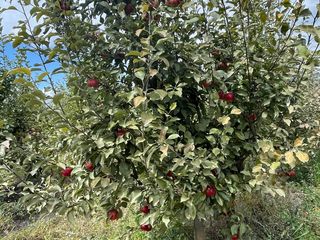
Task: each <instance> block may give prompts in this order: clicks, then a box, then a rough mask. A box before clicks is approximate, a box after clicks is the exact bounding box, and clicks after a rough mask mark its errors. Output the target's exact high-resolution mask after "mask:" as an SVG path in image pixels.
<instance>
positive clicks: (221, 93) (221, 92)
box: [218, 91, 225, 100]
mask: <svg viewBox="0 0 320 240" xmlns="http://www.w3.org/2000/svg"><path fill="white" fill-rule="evenodd" d="M218 94H219V99H221V100H224V96H225V93H224V92H223V91H219V93H218Z"/></svg>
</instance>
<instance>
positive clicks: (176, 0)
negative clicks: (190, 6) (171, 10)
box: [166, 0, 182, 7]
mask: <svg viewBox="0 0 320 240" xmlns="http://www.w3.org/2000/svg"><path fill="white" fill-rule="evenodd" d="M181 2H182V0H167V1H166V5H167V6H168V7H177V6H179V5H180V4H181Z"/></svg>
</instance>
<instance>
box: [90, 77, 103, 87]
mask: <svg viewBox="0 0 320 240" xmlns="http://www.w3.org/2000/svg"><path fill="white" fill-rule="evenodd" d="M87 85H88V87H90V88H98V87H99V85H100V83H99V81H98V80H97V79H94V78H92V79H88V81H87Z"/></svg>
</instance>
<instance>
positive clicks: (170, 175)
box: [167, 170, 174, 178]
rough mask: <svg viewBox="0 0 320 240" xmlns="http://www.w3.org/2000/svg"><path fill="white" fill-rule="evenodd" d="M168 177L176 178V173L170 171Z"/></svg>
mask: <svg viewBox="0 0 320 240" xmlns="http://www.w3.org/2000/svg"><path fill="white" fill-rule="evenodd" d="M167 177H168V178H174V173H173V172H172V171H171V170H169V171H168V172H167Z"/></svg>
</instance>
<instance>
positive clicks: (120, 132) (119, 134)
mask: <svg viewBox="0 0 320 240" xmlns="http://www.w3.org/2000/svg"><path fill="white" fill-rule="evenodd" d="M126 133H127V130H125V129H123V128H118V129H117V131H116V136H117V137H118V138H120V137H123V136H124V135H126Z"/></svg>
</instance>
